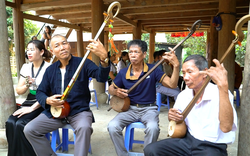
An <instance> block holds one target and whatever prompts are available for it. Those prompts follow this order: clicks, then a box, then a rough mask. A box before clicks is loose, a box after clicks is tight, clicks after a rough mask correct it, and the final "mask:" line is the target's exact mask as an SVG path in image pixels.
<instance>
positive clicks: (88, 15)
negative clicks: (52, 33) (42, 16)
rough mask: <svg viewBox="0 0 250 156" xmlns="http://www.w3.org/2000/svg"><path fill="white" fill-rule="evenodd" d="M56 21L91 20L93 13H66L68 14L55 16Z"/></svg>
mask: <svg viewBox="0 0 250 156" xmlns="http://www.w3.org/2000/svg"><path fill="white" fill-rule="evenodd" d="M53 17H54V18H55V19H78V18H80V19H81V18H84V19H86V18H91V13H74V14H70V13H66V14H61V15H54V16H53Z"/></svg>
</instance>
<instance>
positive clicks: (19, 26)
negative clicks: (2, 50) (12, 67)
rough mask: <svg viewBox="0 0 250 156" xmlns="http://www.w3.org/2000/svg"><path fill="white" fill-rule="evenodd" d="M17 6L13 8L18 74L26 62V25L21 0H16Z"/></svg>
mask: <svg viewBox="0 0 250 156" xmlns="http://www.w3.org/2000/svg"><path fill="white" fill-rule="evenodd" d="M13 2H15V3H16V8H13V27H14V42H15V55H16V67H17V75H18V77H19V71H20V69H21V67H22V65H23V64H24V62H25V42H24V25H23V16H22V15H23V13H22V12H21V11H20V8H21V0H14V1H13Z"/></svg>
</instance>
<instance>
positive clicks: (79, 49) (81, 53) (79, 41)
mask: <svg viewBox="0 0 250 156" xmlns="http://www.w3.org/2000/svg"><path fill="white" fill-rule="evenodd" d="M76 34H77V55H78V57H83V56H84V50H83V38H82V27H81V26H80V29H79V30H77V31H76Z"/></svg>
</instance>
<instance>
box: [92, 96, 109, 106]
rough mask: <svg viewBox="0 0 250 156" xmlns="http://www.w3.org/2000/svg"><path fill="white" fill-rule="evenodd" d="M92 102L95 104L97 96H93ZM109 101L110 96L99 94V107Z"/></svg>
mask: <svg viewBox="0 0 250 156" xmlns="http://www.w3.org/2000/svg"><path fill="white" fill-rule="evenodd" d="M91 99H92V101H94V102H95V94H92V95H91ZM107 100H108V95H107V94H106V93H97V101H98V105H101V104H106V103H107Z"/></svg>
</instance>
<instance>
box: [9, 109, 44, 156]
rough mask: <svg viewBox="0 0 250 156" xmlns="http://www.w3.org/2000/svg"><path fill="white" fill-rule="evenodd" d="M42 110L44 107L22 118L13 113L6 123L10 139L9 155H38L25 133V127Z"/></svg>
mask: <svg viewBox="0 0 250 156" xmlns="http://www.w3.org/2000/svg"><path fill="white" fill-rule="evenodd" d="M42 111H43V108H42V107H40V108H38V109H37V110H35V111H33V112H31V113H29V114H25V115H23V116H21V117H20V118H17V116H13V115H11V116H10V117H9V118H8V120H7V121H6V125H5V126H6V137H7V141H8V156H36V154H35V152H34V150H33V148H32V146H31V145H30V143H29V141H28V140H27V139H26V137H25V135H24V133H23V129H24V126H25V125H26V124H27V123H28V122H29V121H31V120H32V119H34V118H35V117H37V116H38V115H39V114H40V113H41V112H42Z"/></svg>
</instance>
